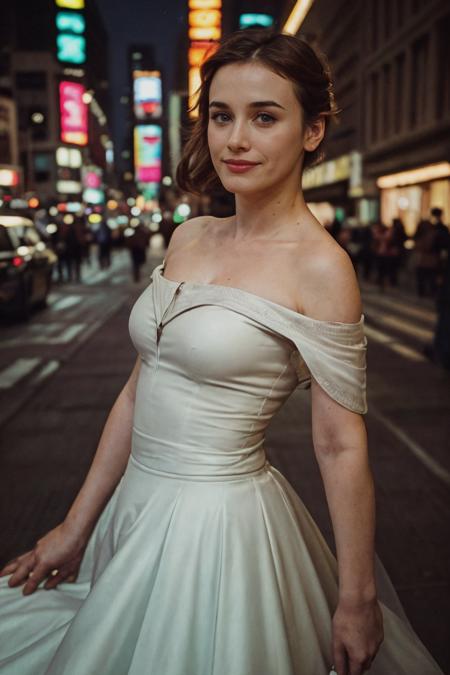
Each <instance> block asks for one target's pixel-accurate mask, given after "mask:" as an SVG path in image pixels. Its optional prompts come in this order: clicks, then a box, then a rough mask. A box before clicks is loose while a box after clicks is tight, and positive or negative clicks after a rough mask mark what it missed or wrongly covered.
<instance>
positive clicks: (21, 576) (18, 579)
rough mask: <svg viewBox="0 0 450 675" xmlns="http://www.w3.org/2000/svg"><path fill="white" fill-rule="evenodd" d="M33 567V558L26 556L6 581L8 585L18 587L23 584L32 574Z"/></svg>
mask: <svg viewBox="0 0 450 675" xmlns="http://www.w3.org/2000/svg"><path fill="white" fill-rule="evenodd" d="M33 567H34V558H33V557H31V556H27V558H25V559H23V560H22V562H21V563H20V564H19V565H18V567H17V569H16V570H15V572H14V574H13V575H12V577H11V579H10V580H9V581H8V585H9V586H11V587H14V586H20V585H21V584H23V583H24V582H25V581H26V580H27V579H28V577H29V575H30V573H32V571H33Z"/></svg>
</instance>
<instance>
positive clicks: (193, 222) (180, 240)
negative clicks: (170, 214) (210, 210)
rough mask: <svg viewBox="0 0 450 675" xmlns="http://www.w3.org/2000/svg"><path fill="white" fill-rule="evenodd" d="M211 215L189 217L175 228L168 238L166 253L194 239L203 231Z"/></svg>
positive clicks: (182, 246)
mask: <svg viewBox="0 0 450 675" xmlns="http://www.w3.org/2000/svg"><path fill="white" fill-rule="evenodd" d="M210 220H211V216H197V217H196V218H189V220H185V221H184V223H181V224H180V225H178V227H176V228H175V230H174V232H173V234H172V237H171V238H170V242H169V246H168V248H167V254H169V253H173V252H174V251H175V250H177V249H178V248H184V247H185V246H187V245H189V244H190V243H191V242H193V241H196V240H197V239H198V238H199V237H201V236H202V234H203V233H204V231H205V228H206V227H207V226H208V222H209V221H210Z"/></svg>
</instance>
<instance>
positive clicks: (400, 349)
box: [364, 325, 427, 361]
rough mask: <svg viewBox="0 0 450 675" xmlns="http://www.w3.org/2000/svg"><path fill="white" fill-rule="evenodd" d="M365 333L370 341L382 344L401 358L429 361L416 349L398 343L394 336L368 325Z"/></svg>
mask: <svg viewBox="0 0 450 675" xmlns="http://www.w3.org/2000/svg"><path fill="white" fill-rule="evenodd" d="M364 332H365V334H366V335H367V337H368V338H369V340H375V341H376V342H380V343H381V344H383V345H384V346H385V347H388V348H389V349H391V350H392V351H394V352H396V353H397V354H400V355H401V356H404V357H406V358H407V359H411V361H426V360H427V359H426V357H425V356H424V355H423V354H421V353H420V352H418V351H417V350H416V349H413V348H412V347H408V346H407V345H404V344H403V343H401V342H398V340H396V339H395V338H394V337H393V336H392V335H389V334H388V333H384V332H383V331H381V330H378V329H377V328H373V327H372V326H367V325H366V326H365V327H364Z"/></svg>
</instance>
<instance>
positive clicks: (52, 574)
mask: <svg viewBox="0 0 450 675" xmlns="http://www.w3.org/2000/svg"><path fill="white" fill-rule="evenodd" d="M57 574H59V570H56V569H55V570H52V571H51V572H50V575H51V576H52V577H56V575H57Z"/></svg>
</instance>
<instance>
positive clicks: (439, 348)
mask: <svg viewBox="0 0 450 675" xmlns="http://www.w3.org/2000/svg"><path fill="white" fill-rule="evenodd" d="M423 351H424V353H425V354H426V356H428V358H429V359H430V360H431V361H434V362H435V363H436V364H438V365H440V366H443V367H444V368H447V369H448V370H450V257H449V256H447V261H446V266H445V270H444V274H443V277H442V282H441V283H440V285H439V290H438V293H437V321H436V328H435V332H434V338H433V343H432V344H431V345H427V346H426V347H425V348H424V350H423Z"/></svg>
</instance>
